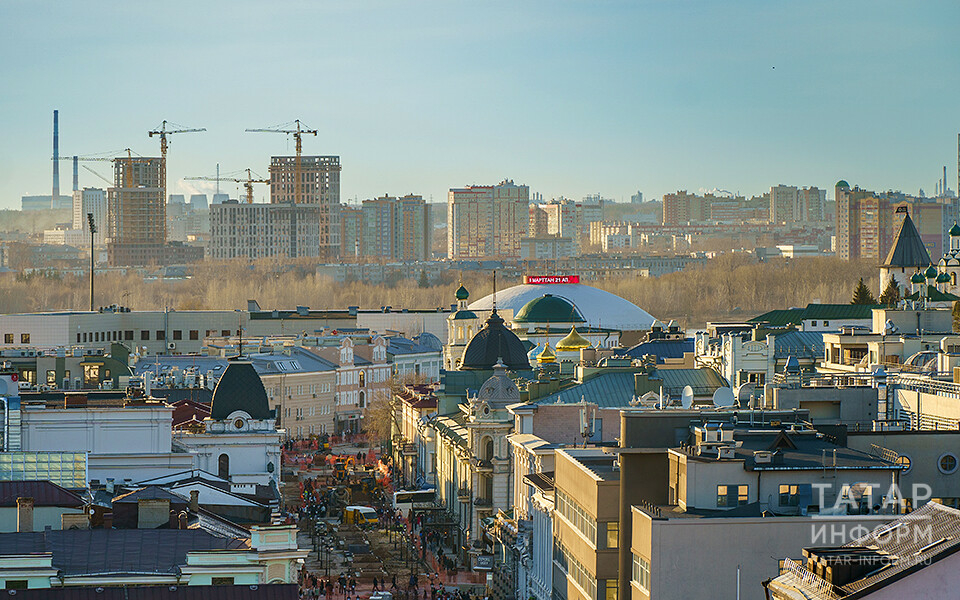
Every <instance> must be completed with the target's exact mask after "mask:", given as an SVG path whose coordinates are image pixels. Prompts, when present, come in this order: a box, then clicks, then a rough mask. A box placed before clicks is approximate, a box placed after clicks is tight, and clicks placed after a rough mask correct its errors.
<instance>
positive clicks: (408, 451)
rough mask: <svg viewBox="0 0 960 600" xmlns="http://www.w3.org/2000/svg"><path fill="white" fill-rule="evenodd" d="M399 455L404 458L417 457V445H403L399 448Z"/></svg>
mask: <svg viewBox="0 0 960 600" xmlns="http://www.w3.org/2000/svg"><path fill="white" fill-rule="evenodd" d="M400 452H401V454H403V455H404V456H416V455H417V445H416V444H404V445H403V446H401V448H400Z"/></svg>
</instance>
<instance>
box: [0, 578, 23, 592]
mask: <svg viewBox="0 0 960 600" xmlns="http://www.w3.org/2000/svg"><path fill="white" fill-rule="evenodd" d="M3 589H5V590H25V589H27V580H26V579H7V580H6V581H5V582H4V584H3Z"/></svg>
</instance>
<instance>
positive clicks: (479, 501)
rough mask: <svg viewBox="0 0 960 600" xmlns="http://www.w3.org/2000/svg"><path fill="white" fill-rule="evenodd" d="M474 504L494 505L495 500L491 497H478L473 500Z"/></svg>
mask: <svg viewBox="0 0 960 600" xmlns="http://www.w3.org/2000/svg"><path fill="white" fill-rule="evenodd" d="M473 504H474V506H481V507H482V506H493V500H491V499H490V498H477V499H476V500H474V501H473Z"/></svg>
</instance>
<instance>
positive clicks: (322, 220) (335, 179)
mask: <svg viewBox="0 0 960 600" xmlns="http://www.w3.org/2000/svg"><path fill="white" fill-rule="evenodd" d="M298 179H299V187H298ZM270 202H271V203H272V204H285V203H296V204H314V205H317V207H318V209H319V210H318V211H317V215H318V220H319V224H320V230H319V241H320V244H319V249H318V251H319V255H320V256H321V257H324V258H335V257H336V256H337V255H338V254H339V251H340V157H339V156H301V157H300V163H299V165H298V164H297V157H296V156H274V157H271V159H270ZM293 214H294V213H292V212H291V216H292V215H293ZM291 227H296V225H295V224H291ZM298 254H299V255H300V256H309V255H310V254H307V253H305V252H303V251H302V250H301V251H298Z"/></svg>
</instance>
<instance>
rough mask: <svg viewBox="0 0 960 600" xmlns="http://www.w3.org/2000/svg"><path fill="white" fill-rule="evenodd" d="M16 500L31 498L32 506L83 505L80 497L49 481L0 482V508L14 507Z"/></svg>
mask: <svg viewBox="0 0 960 600" xmlns="http://www.w3.org/2000/svg"><path fill="white" fill-rule="evenodd" d="M17 498H33V505H34V506H59V507H70V508H77V507H80V506H83V505H84V502H83V499H82V498H80V496H78V495H76V494H74V493H73V492H71V491H70V490H67V489H64V488H62V487H60V486H59V485H57V484H55V483H53V482H50V481H0V506H16V505H17Z"/></svg>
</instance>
